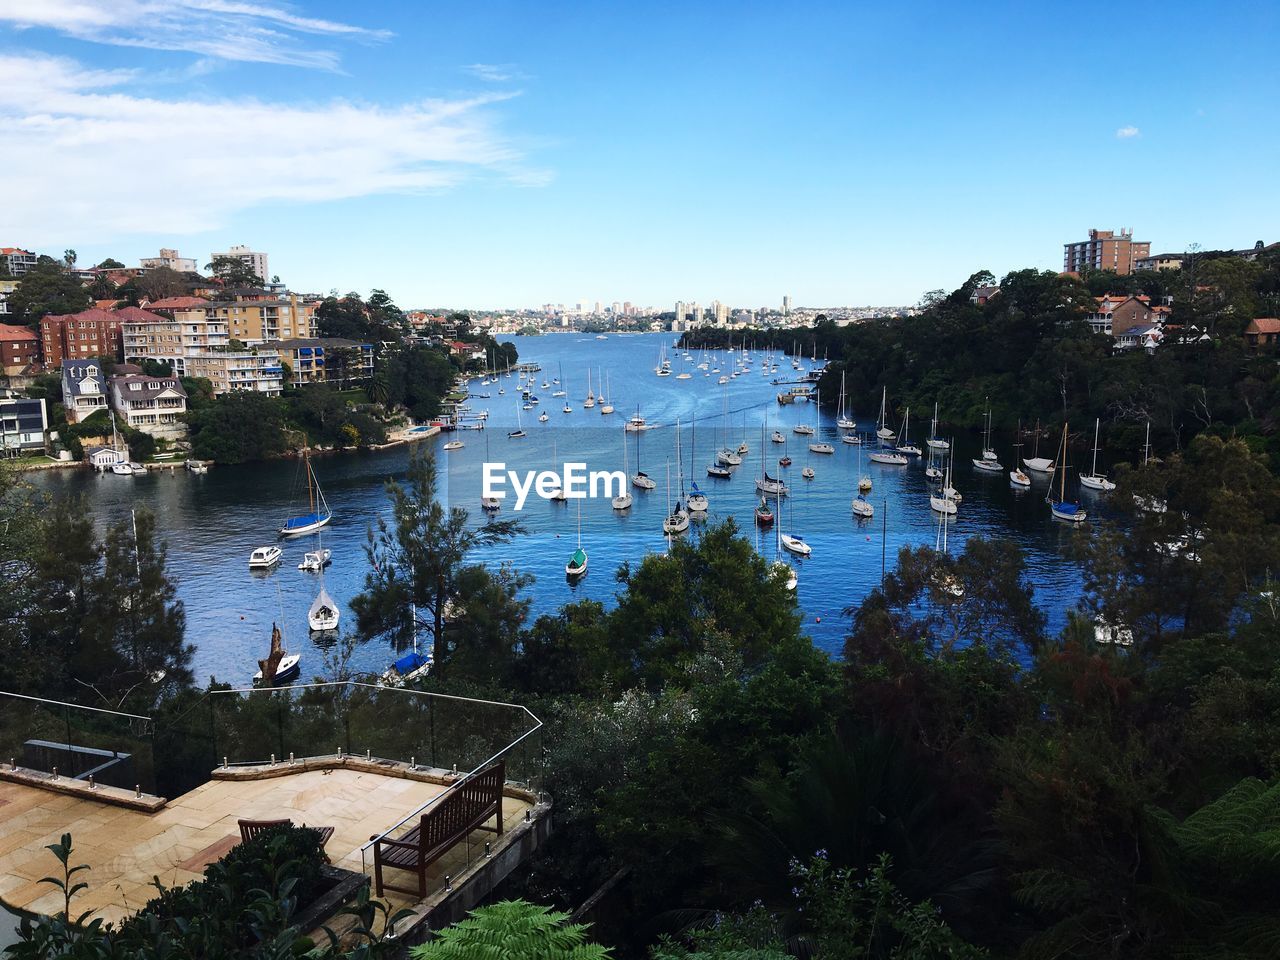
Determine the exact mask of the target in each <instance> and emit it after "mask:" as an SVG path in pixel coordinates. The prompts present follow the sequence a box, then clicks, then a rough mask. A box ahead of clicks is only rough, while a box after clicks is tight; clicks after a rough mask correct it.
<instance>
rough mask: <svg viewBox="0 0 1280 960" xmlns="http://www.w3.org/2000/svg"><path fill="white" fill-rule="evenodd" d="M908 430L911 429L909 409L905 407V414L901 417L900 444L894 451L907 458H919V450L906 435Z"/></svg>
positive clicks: (920, 452)
mask: <svg viewBox="0 0 1280 960" xmlns="http://www.w3.org/2000/svg"><path fill="white" fill-rule="evenodd" d="M910 429H911V408H910V407H907V412H906V413H905V414H904V415H903V417H902V442H901V443H900V444H898V446H897V447H896V449H897V451H898V452H899V453H902V454H905V455H907V456H909V457H918V456H921V454H922V451H921V449H920V448H919V447H917V446H916V445H915V444H914V443H912V442H911V438H910V437H909V436H908V435H907V434H908V431H909V430H910Z"/></svg>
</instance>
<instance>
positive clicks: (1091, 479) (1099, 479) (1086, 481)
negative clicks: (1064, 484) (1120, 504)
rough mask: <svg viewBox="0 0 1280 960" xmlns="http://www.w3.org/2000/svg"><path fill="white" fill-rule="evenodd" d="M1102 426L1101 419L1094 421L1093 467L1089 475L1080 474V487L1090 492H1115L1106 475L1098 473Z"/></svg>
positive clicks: (1113, 485)
mask: <svg viewBox="0 0 1280 960" xmlns="http://www.w3.org/2000/svg"><path fill="white" fill-rule="evenodd" d="M1101 426H1102V419H1101V418H1097V419H1095V420H1094V421H1093V466H1092V467H1091V468H1090V469H1089V472H1088V473H1082V474H1080V485H1081V486H1084V487H1088V488H1089V489H1090V490H1102V491H1107V490H1114V489H1115V488H1116V485H1115V484H1114V483H1112V482H1111V481H1110V480H1108V479H1107V477H1106V474H1102V473H1099V472H1098V435H1099V430H1100V429H1101Z"/></svg>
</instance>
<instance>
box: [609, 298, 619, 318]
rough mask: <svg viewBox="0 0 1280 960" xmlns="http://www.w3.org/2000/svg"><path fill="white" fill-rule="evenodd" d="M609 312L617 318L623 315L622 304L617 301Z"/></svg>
mask: <svg viewBox="0 0 1280 960" xmlns="http://www.w3.org/2000/svg"><path fill="white" fill-rule="evenodd" d="M609 312H610V313H612V314H613V315H614V316H615V317H616V316H618V315H619V314H621V313H622V304H621V303H619V302H618V301H617V300H615V301H613V305H612V306H611V307H610V308H609Z"/></svg>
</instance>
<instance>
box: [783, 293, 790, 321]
mask: <svg viewBox="0 0 1280 960" xmlns="http://www.w3.org/2000/svg"><path fill="white" fill-rule="evenodd" d="M782 315H783V316H784V317H789V316H791V298H790V297H783V298H782Z"/></svg>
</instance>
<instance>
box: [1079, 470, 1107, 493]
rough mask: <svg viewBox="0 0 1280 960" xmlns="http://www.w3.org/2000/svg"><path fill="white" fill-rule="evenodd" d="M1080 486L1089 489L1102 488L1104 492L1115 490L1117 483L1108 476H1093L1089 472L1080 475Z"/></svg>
mask: <svg viewBox="0 0 1280 960" xmlns="http://www.w3.org/2000/svg"><path fill="white" fill-rule="evenodd" d="M1080 486H1082V487H1086V488H1087V489H1089V490H1102V491H1104V492H1105V491H1109V490H1114V489H1115V488H1116V485H1115V484H1114V483H1112V482H1111V481H1110V480H1108V479H1107V478H1106V477H1093V476H1089V475H1088V474H1081V475H1080Z"/></svg>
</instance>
